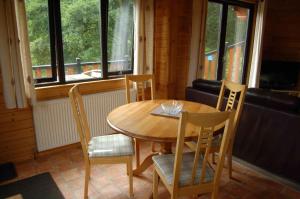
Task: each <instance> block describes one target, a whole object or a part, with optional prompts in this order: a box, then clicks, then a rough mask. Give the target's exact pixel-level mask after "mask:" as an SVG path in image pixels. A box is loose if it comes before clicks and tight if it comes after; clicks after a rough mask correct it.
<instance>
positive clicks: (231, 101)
mask: <svg viewBox="0 0 300 199" xmlns="http://www.w3.org/2000/svg"><path fill="white" fill-rule="evenodd" d="M225 90H229V91H230V92H229V96H228V99H227V104H226V106H225V111H228V110H231V109H233V108H234V107H235V102H236V98H237V94H238V93H239V99H238V103H237V105H236V114H235V117H234V121H233V133H232V137H231V138H230V141H229V148H228V153H227V162H228V172H229V177H230V178H231V177H232V149H233V144H234V138H235V132H236V129H237V126H238V123H239V119H240V116H241V113H242V110H243V105H244V101H245V94H246V90H247V86H246V85H243V84H238V83H234V82H230V81H227V80H223V81H222V86H221V90H220V94H219V98H218V103H217V107H216V108H217V109H218V110H220V111H222V107H223V102H224V95H225ZM220 138H221V136H217V137H214V139H213V143H212V147H211V153H212V162H215V153H216V152H219V150H220ZM186 144H187V145H188V146H189V147H190V148H191V149H194V148H195V144H194V143H192V142H188V143H186Z"/></svg>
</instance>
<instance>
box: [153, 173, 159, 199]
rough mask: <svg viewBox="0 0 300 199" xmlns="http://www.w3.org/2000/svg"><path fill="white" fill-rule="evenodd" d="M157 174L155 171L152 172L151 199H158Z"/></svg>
mask: <svg viewBox="0 0 300 199" xmlns="http://www.w3.org/2000/svg"><path fill="white" fill-rule="evenodd" d="M157 192H158V174H157V172H156V169H154V170H153V199H157V197H158V193H157Z"/></svg>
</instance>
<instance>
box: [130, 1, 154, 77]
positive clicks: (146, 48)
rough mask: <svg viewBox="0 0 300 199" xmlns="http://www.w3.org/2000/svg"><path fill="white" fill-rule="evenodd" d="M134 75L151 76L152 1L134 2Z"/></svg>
mask: <svg viewBox="0 0 300 199" xmlns="http://www.w3.org/2000/svg"><path fill="white" fill-rule="evenodd" d="M134 21H135V28H134V29H135V33H134V74H152V73H154V71H153V70H154V68H153V35H154V31H153V30H154V0H135V20H134Z"/></svg>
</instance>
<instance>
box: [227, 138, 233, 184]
mask: <svg viewBox="0 0 300 199" xmlns="http://www.w3.org/2000/svg"><path fill="white" fill-rule="evenodd" d="M227 163H228V175H229V178H230V179H232V145H231V144H230V146H229V150H228V152H227Z"/></svg>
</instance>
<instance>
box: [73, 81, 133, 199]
mask: <svg viewBox="0 0 300 199" xmlns="http://www.w3.org/2000/svg"><path fill="white" fill-rule="evenodd" d="M69 99H70V102H71V106H72V110H73V115H74V118H75V121H76V125H77V130H78V133H79V136H80V142H81V147H82V150H83V156H84V162H85V181H84V198H88V184H89V179H90V172H91V165H92V164H121V163H124V164H126V165H127V173H128V175H129V196H130V197H133V183H132V156H133V155H134V148H133V142H132V139H131V138H130V137H127V136H125V135H122V134H112V135H103V136H97V137H92V138H91V134H90V128H89V125H88V121H87V117H86V113H85V110H84V105H83V101H82V97H81V95H80V93H79V89H78V85H76V86H74V87H72V88H71V89H70V91H69Z"/></svg>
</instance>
